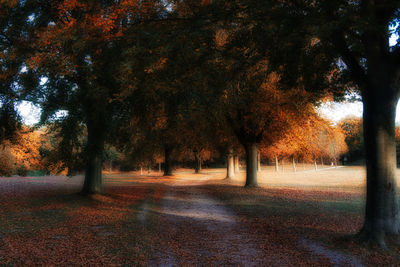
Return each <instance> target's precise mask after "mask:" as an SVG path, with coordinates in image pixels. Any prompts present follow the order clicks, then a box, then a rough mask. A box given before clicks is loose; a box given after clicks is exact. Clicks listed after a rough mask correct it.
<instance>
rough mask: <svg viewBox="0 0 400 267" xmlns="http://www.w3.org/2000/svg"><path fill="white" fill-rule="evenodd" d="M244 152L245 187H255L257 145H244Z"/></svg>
mask: <svg viewBox="0 0 400 267" xmlns="http://www.w3.org/2000/svg"><path fill="white" fill-rule="evenodd" d="M245 150H246V186H247V187H256V186H258V183H257V154H258V144H257V143H248V144H246V145H245Z"/></svg>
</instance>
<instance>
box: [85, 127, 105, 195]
mask: <svg viewBox="0 0 400 267" xmlns="http://www.w3.org/2000/svg"><path fill="white" fill-rule="evenodd" d="M86 126H87V132H88V135H87V145H86V149H85V153H86V170H85V181H84V183H83V188H82V191H81V193H82V194H84V195H89V194H96V193H101V192H102V176H101V166H102V157H103V151H104V136H105V129H104V127H103V124H102V123H101V122H98V121H97V122H93V121H90V122H87V123H86Z"/></svg>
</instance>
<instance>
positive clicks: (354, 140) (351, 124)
mask: <svg viewBox="0 0 400 267" xmlns="http://www.w3.org/2000/svg"><path fill="white" fill-rule="evenodd" d="M338 126H339V127H340V128H342V130H343V132H344V134H345V136H346V138H345V141H346V144H347V147H348V149H349V151H348V152H347V153H346V154H345V156H346V158H347V161H348V162H355V161H360V160H363V159H364V140H363V130H362V128H363V126H362V119H361V118H353V117H350V118H345V119H343V120H341V121H340V122H339V123H338Z"/></svg>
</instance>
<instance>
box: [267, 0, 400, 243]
mask: <svg viewBox="0 0 400 267" xmlns="http://www.w3.org/2000/svg"><path fill="white" fill-rule="evenodd" d="M265 7H266V9H270V7H271V6H268V7H267V6H265ZM276 7H277V9H279V10H280V11H279V12H280V15H281V16H280V18H279V19H278V20H280V21H281V22H282V23H281V29H282V30H281V31H277V34H278V35H280V37H279V38H278V39H280V40H281V41H280V43H279V44H276V49H277V54H279V55H287V56H283V57H280V58H277V57H275V59H274V60H276V62H277V64H276V65H280V67H281V68H282V69H286V73H287V74H288V75H287V77H290V80H291V81H297V82H302V83H306V84H309V85H314V86H307V87H308V88H309V89H310V90H313V91H319V92H321V93H323V92H326V90H324V89H331V90H333V91H334V90H335V89H336V88H337V87H336V88H335V87H334V86H332V87H325V88H323V87H322V86H320V84H319V83H317V82H323V81H320V80H319V79H318V77H320V78H323V79H325V84H326V83H327V82H332V81H335V83H336V85H337V84H343V83H340V80H338V79H336V78H341V79H342V80H341V81H342V82H344V86H343V88H344V89H351V88H352V89H353V90H357V91H359V93H360V95H361V96H362V101H363V106H364V112H363V128H364V132H363V134H364V143H365V153H366V166H367V195H366V208H365V221H364V226H363V228H362V230H361V231H360V236H361V237H363V238H364V239H366V240H368V241H371V242H375V243H378V244H379V245H380V246H382V247H385V237H386V236H397V235H399V233H400V210H399V199H398V189H397V182H396V177H395V168H396V159H395V157H396V151H395V114H396V104H397V102H398V99H399V92H400V86H399V85H400V84H399V75H400V44H399V43H397V44H396V45H393V46H391V45H390V43H389V38H390V37H391V35H392V34H393V33H395V32H397V33H398V32H399V27H398V22H399V20H400V17H399V16H400V12H399V10H400V2H399V1H394V0H388V1H373V0H360V1H308V0H305V1H296V2H293V1H285V2H282V3H280V4H278V5H277V6H276ZM282 7H283V8H282ZM266 23H267V24H268V23H269V22H267V21H266ZM281 51H286V53H282V54H281ZM278 61H280V62H281V63H282V62H283V63H282V64H280V63H278ZM293 63H294V64H293ZM283 65H284V66H285V67H286V68H283ZM335 69H336V70H335ZM307 73H308V75H305V74H307ZM297 74H299V75H297ZM300 74H301V75H300ZM299 77H302V78H303V80H301V81H300V80H299ZM304 78H306V80H305V79H304ZM338 81H339V82H338ZM331 85H334V84H333V83H331Z"/></svg>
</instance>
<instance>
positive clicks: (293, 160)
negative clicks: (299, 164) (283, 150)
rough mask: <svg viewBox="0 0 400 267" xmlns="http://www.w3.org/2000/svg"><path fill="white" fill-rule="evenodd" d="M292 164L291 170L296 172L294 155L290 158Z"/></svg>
mask: <svg viewBox="0 0 400 267" xmlns="http://www.w3.org/2000/svg"><path fill="white" fill-rule="evenodd" d="M292 164H293V172H296V171H297V169H296V161H295V159H294V157H293V158H292Z"/></svg>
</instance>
